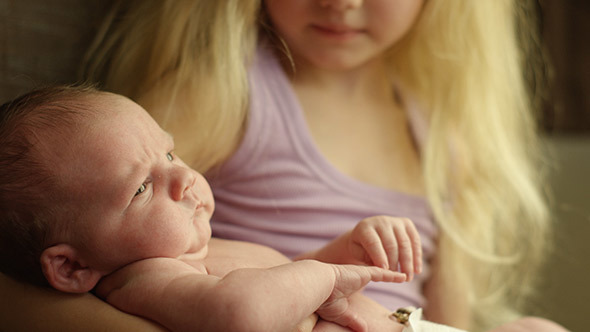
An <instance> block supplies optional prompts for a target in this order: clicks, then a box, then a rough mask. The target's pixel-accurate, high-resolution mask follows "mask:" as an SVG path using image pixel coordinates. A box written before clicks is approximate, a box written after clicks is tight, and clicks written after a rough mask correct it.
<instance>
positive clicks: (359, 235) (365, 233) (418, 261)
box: [348, 216, 422, 281]
mask: <svg viewBox="0 0 590 332" xmlns="http://www.w3.org/2000/svg"><path fill="white" fill-rule="evenodd" d="M348 250H349V251H350V254H351V255H352V258H353V259H355V260H359V261H360V262H363V263H364V264H367V265H374V266H378V267H382V268H385V269H389V270H392V271H398V270H399V271H401V272H402V273H405V274H406V276H407V280H408V281H411V280H412V279H413V278H414V273H420V272H422V245H421V243H420V235H419V234H418V231H417V230H416V227H415V226H414V223H413V222H412V221H411V220H410V219H407V218H394V217H389V216H375V217H370V218H366V219H363V220H362V221H361V222H359V223H358V224H357V225H356V227H355V228H354V229H353V230H352V231H351V232H350V234H349V240H348Z"/></svg>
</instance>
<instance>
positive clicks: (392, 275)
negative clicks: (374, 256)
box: [366, 266, 407, 282]
mask: <svg viewBox="0 0 590 332" xmlns="http://www.w3.org/2000/svg"><path fill="white" fill-rule="evenodd" d="M366 268H367V269H369V273H370V274H371V281H377V282H379V281H380V282H404V281H406V279H407V278H406V275H405V274H403V273H400V272H396V271H391V270H386V269H382V268H380V267H376V266H367V267H366Z"/></svg>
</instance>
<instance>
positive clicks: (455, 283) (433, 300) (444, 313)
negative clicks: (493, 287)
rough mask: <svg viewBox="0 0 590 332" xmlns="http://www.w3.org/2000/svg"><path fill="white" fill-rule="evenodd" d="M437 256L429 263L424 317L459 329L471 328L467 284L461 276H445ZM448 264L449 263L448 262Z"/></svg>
mask: <svg viewBox="0 0 590 332" xmlns="http://www.w3.org/2000/svg"><path fill="white" fill-rule="evenodd" d="M443 263H444V262H442V261H441V259H440V256H439V255H435V257H434V259H433V260H432V262H431V270H430V271H431V272H430V278H429V279H428V281H427V282H426V284H425V286H424V296H425V297H426V303H428V305H427V306H426V308H424V309H425V317H426V319H427V320H429V321H433V322H436V323H439V324H445V325H450V326H454V327H457V328H460V329H464V330H469V329H470V328H471V320H472V315H471V309H470V307H469V301H468V296H467V291H466V289H467V286H466V285H467V282H466V281H465V280H462V277H461V275H454V276H450V275H446V274H448V273H446V274H445V273H444V270H443V269H441V268H440V267H441V264H443ZM448 263H449V262H448Z"/></svg>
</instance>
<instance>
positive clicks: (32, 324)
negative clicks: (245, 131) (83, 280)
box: [0, 274, 167, 332]
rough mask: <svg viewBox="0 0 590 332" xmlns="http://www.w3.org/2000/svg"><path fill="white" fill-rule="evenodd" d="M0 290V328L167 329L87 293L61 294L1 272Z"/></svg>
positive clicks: (58, 330)
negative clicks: (19, 280) (122, 310)
mask: <svg viewBox="0 0 590 332" xmlns="http://www.w3.org/2000/svg"><path fill="white" fill-rule="evenodd" d="M0 294H1V295H0V330H1V331H14V332H19V331H23V332H25V331H27V332H28V331H48V332H50V331H56V332H77V331H88V332H98V331H101V332H104V331H114V332H115V331H120V332H127V331H142V332H144V331H145V332H163V331H167V330H166V329H164V328H162V327H160V326H159V325H157V324H155V323H152V322H150V321H147V320H145V319H143V318H139V317H136V316H132V315H129V314H127V313H124V312H121V311H119V310H117V309H115V308H114V307H112V306H111V305H109V304H107V303H105V302H103V301H101V300H99V299H98V298H96V297H95V296H93V295H91V294H83V295H71V294H64V293H60V292H58V291H54V290H52V289H49V288H40V287H35V286H31V285H28V284H24V283H20V282H17V281H14V280H13V279H10V278H8V277H7V276H5V275H3V274H0Z"/></svg>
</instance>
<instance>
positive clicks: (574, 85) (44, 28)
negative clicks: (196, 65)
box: [0, 0, 590, 331]
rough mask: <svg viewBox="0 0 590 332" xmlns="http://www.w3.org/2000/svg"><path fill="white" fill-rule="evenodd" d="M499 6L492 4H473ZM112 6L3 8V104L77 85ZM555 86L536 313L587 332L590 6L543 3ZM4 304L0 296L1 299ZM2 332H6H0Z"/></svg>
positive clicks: (547, 125) (547, 133)
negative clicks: (44, 89) (550, 233)
mask: <svg viewBox="0 0 590 332" xmlns="http://www.w3.org/2000/svg"><path fill="white" fill-rule="evenodd" d="M473 1H495V0H473ZM111 3H112V0H51V1H46V0H0V103H3V102H5V101H6V100H8V99H11V98H14V97H16V96H18V95H19V94H21V93H24V92H26V91H28V90H30V89H32V88H34V87H35V86H38V85H41V84H45V83H69V82H73V81H75V80H76V77H77V76H76V74H77V69H78V63H79V62H80V59H81V58H82V56H83V52H84V50H85V49H86V48H87V46H88V44H89V42H90V40H91V39H92V38H93V35H94V33H95V31H96V28H97V26H98V24H99V22H100V20H101V19H102V17H103V15H104V13H105V12H106V10H107V8H108V6H109V5H110V4H111ZM539 4H540V10H541V12H542V20H541V24H542V32H543V40H544V43H545V47H546V50H547V54H548V57H549V60H550V61H551V63H552V65H553V71H552V78H553V84H552V86H551V89H550V93H549V95H548V98H547V102H546V103H545V107H544V109H543V114H542V116H541V117H540V119H541V120H540V122H541V123H540V125H541V126H542V128H543V131H544V138H545V140H546V142H547V144H548V146H549V148H550V155H551V157H552V158H551V165H550V166H551V167H550V168H551V169H550V171H551V174H550V178H549V183H547V186H548V188H551V191H552V196H553V201H552V207H553V210H554V214H555V220H556V223H557V225H558V227H557V229H556V232H555V234H554V236H555V239H556V245H555V251H554V253H553V255H552V257H550V258H549V264H548V265H547V268H546V270H545V271H544V274H545V276H544V278H543V279H544V283H543V285H542V286H543V287H542V289H541V292H540V294H539V297H538V299H537V300H536V301H534V302H533V303H531V308H530V310H531V312H532V313H535V314H537V315H541V316H544V317H547V318H550V319H552V320H555V321H557V322H559V323H560V324H562V325H564V326H565V327H567V328H568V329H570V330H572V331H587V330H590V328H589V327H588V325H589V323H588V320H587V318H586V317H585V316H586V315H587V312H588V311H590V286H589V284H588V281H589V280H590V278H589V275H590V260H589V259H588V258H587V255H588V254H590V174H589V173H590V1H588V0H540V1H539ZM0 297H1V295H0ZM0 328H1V326H0Z"/></svg>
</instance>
